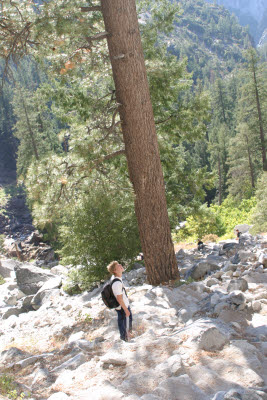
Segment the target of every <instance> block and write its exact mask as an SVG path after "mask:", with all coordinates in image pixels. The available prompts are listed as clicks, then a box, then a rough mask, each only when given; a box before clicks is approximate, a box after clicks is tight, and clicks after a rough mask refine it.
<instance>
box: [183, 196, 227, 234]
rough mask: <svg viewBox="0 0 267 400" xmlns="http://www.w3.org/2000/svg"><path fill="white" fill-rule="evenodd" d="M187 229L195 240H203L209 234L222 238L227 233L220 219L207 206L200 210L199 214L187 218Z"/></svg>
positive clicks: (204, 205)
mask: <svg viewBox="0 0 267 400" xmlns="http://www.w3.org/2000/svg"><path fill="white" fill-rule="evenodd" d="M186 229H187V231H188V233H189V235H190V236H191V237H193V238H202V237H203V236H205V235H208V234H214V235H218V236H221V235H223V234H224V233H225V229H224V226H223V223H222V221H221V219H220V217H219V216H218V215H217V213H215V212H214V211H213V210H212V209H211V208H209V207H208V206H207V205H206V204H203V205H202V206H201V207H200V208H199V212H198V214H196V215H192V216H190V217H188V218H187V224H186Z"/></svg>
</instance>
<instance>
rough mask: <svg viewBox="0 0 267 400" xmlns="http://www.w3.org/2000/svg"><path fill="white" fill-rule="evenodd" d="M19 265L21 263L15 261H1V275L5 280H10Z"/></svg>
mask: <svg viewBox="0 0 267 400" xmlns="http://www.w3.org/2000/svg"><path fill="white" fill-rule="evenodd" d="M17 265H19V262H18V261H15V260H1V261H0V275H2V277H3V278H10V276H11V274H12V272H13V271H15V267H16V266H17Z"/></svg>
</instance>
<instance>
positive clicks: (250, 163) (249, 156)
mask: <svg viewBox="0 0 267 400" xmlns="http://www.w3.org/2000/svg"><path fill="white" fill-rule="evenodd" d="M245 139H246V143H247V151H248V163H249V171H250V179H251V186H252V187H253V189H254V188H255V178H254V168H253V162H252V157H251V151H250V147H249V140H248V136H247V135H245Z"/></svg>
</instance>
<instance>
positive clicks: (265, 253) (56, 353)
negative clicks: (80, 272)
mask: <svg viewBox="0 0 267 400" xmlns="http://www.w3.org/2000/svg"><path fill="white" fill-rule="evenodd" d="M242 236H243V240H242V242H241V243H238V242H237V241H236V240H228V241H225V242H220V243H217V244H216V243H209V244H207V245H206V246H205V248H204V250H203V251H202V252H199V251H198V250H196V249H193V250H186V251H185V250H180V251H179V252H178V253H177V254H176V256H177V261H178V266H179V269H180V272H181V277H182V279H181V281H180V282H170V284H169V285H164V286H163V285H162V286H158V287H154V286H151V285H149V284H147V283H146V274H145V268H144V267H142V266H141V265H140V268H139V266H138V265H137V266H136V268H135V269H133V270H132V271H130V272H126V273H125V276H124V282H125V285H126V287H127V288H128V295H129V298H130V302H131V308H132V311H133V334H134V336H133V338H132V339H131V340H130V341H129V342H128V343H126V342H123V341H120V340H119V335H118V329H117V316H116V313H115V312H114V311H112V310H108V309H107V308H106V307H105V306H104V304H103V303H102V301H101V298H100V291H101V287H98V288H95V289H94V290H93V291H91V292H86V293H82V294H79V295H75V296H69V295H67V294H66V293H65V292H64V290H63V288H62V282H63V284H64V280H65V275H66V272H67V270H66V268H64V267H63V266H60V265H57V266H54V267H52V268H51V269H49V270H48V269H44V268H40V267H38V266H36V265H35V264H31V263H20V262H18V261H13V260H8V259H2V260H1V263H0V274H1V275H2V276H3V278H4V280H5V283H4V284H2V285H1V286H0V320H1V321H0V324H1V328H0V377H1V374H12V375H13V376H14V377H15V378H14V379H15V380H16V384H17V387H18V390H19V391H22V392H23V393H25V394H26V395H28V396H29V398H30V399H31V400H47V399H49V400H88V399H90V400H119V399H122V400H267V359H266V355H267V236H261V235H258V236H256V237H253V236H251V235H250V234H248V233H244V234H243V235H242Z"/></svg>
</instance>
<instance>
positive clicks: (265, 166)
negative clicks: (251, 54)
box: [253, 65, 267, 171]
mask: <svg viewBox="0 0 267 400" xmlns="http://www.w3.org/2000/svg"><path fill="white" fill-rule="evenodd" d="M253 79H254V85H255V95H256V103H257V111H258V118H259V126H260V141H261V154H262V166H263V171H267V159H266V148H265V139H264V132H263V122H262V113H261V105H260V98H259V92H258V83H257V77H256V69H255V66H254V65H253Z"/></svg>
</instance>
